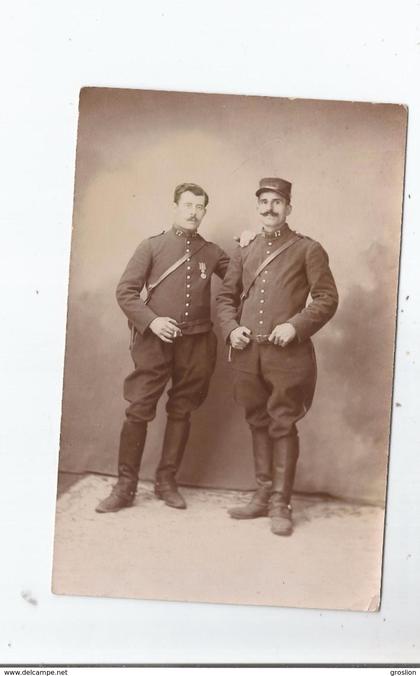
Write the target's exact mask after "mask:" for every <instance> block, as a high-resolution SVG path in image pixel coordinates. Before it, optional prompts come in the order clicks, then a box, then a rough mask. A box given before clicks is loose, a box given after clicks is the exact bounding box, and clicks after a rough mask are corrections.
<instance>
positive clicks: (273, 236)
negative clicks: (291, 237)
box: [261, 223, 289, 239]
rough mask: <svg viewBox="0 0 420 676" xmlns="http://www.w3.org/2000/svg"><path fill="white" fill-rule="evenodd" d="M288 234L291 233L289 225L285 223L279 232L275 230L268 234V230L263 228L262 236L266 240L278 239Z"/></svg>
mask: <svg viewBox="0 0 420 676" xmlns="http://www.w3.org/2000/svg"><path fill="white" fill-rule="evenodd" d="M287 232H289V226H288V225H287V223H283V225H281V226H280V227H279V228H278V229H277V230H273V232H268V231H267V230H264V226H263V228H262V231H261V234H262V236H263V237H264V238H265V239H278V238H279V237H282V235H285V234H286V233H287Z"/></svg>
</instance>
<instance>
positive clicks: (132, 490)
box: [95, 420, 147, 513]
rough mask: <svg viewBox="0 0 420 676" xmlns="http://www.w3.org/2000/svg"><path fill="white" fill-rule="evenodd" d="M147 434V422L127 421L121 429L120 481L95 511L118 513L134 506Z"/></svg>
mask: <svg viewBox="0 0 420 676" xmlns="http://www.w3.org/2000/svg"><path fill="white" fill-rule="evenodd" d="M146 432H147V423H146V422H139V423H134V422H130V421H128V420H125V422H124V424H123V426H122V429H121V436H120V448H119V453H118V481H117V483H116V484H115V486H114V488H113V489H112V491H111V494H110V495H109V496H108V497H107V498H105V500H102V501H101V502H100V503H99V505H98V506H97V507H96V510H95V511H97V512H100V513H103V512H118V511H119V510H120V509H123V508H124V507H130V506H131V505H132V504H133V502H134V498H135V495H136V489H137V482H138V475H139V469H140V463H141V459H142V455H143V449H144V444H145V441H146Z"/></svg>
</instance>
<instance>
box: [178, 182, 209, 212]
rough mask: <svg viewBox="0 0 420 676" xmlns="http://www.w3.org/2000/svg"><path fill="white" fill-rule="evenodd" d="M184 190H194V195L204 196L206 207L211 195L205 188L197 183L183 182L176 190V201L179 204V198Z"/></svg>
mask: <svg viewBox="0 0 420 676" xmlns="http://www.w3.org/2000/svg"><path fill="white" fill-rule="evenodd" d="M184 192H192V194H193V195H197V197H201V196H202V197H204V206H205V207H206V206H207V205H208V203H209V196H208V194H207V193H206V191H205V190H203V188H202V187H201V186H199V185H197V183H181V184H180V185H177V186H176V188H175V192H174V202H176V204H178V202H179V198H180V197H181V195H182V193H184Z"/></svg>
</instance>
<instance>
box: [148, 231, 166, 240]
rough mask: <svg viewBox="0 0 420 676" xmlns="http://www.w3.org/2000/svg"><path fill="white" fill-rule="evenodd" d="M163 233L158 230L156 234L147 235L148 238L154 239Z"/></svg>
mask: <svg viewBox="0 0 420 676" xmlns="http://www.w3.org/2000/svg"><path fill="white" fill-rule="evenodd" d="M164 234H165V231H164V230H162V232H158V233H157V234H156V235H150V237H148V239H154V238H155V237H160V236H161V235H164Z"/></svg>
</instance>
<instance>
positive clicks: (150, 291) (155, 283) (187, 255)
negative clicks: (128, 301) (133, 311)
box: [144, 242, 206, 305]
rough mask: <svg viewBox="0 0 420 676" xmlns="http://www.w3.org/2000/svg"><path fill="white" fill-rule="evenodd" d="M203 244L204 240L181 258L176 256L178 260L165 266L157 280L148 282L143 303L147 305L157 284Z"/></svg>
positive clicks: (199, 249) (196, 252) (193, 254)
mask: <svg viewBox="0 0 420 676" xmlns="http://www.w3.org/2000/svg"><path fill="white" fill-rule="evenodd" d="M205 244H206V242H203V243H202V245H201V246H200V247H199V248H198V249H196V250H195V251H194V252H192V253H188V254H187V253H186V254H184V255H183V256H182V257H181V258H178V260H177V261H175V263H172V265H171V266H169V268H167V270H165V272H162V274H161V275H160V277H158V278H157V280H156V281H155V282H153V284H149V285H148V286H147V296H146V298H145V300H144V304H145V305H147V303H148V302H149V301H150V298H151V296H152V292H153V291H154V290H155V289H156V287H157V286H159V284H161V283H162V282H163V280H164V279H166V278H167V277H169V275H171V274H172V273H173V272H175V270H178V268H179V267H181V265H182V264H183V263H185V261H186V260H187V258H192V256H195V255H196V254H198V252H199V251H201V249H202V248H203V246H205Z"/></svg>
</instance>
